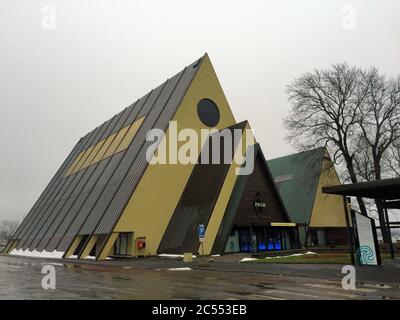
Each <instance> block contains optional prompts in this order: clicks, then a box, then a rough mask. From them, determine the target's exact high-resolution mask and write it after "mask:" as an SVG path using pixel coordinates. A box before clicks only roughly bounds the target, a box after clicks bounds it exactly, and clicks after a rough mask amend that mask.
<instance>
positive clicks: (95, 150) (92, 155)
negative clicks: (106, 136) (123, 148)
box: [80, 135, 115, 170]
mask: <svg viewBox="0 0 400 320" xmlns="http://www.w3.org/2000/svg"><path fill="white" fill-rule="evenodd" d="M113 136H115V135H113ZM104 141H105V140H102V141H100V142H99V143H97V144H96V145H95V146H94V148H93V150H92V152H91V153H90V154H89V156H88V157H87V159H86V160H85V162H84V163H83V165H82V167H81V168H80V170H82V169H85V168H87V167H89V166H90V165H91V164H92V163H93V159H94V158H95V157H96V155H97V153H98V152H99V150H100V149H101V147H102V145H103V144H104Z"/></svg>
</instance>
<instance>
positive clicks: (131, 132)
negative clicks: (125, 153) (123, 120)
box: [115, 117, 145, 153]
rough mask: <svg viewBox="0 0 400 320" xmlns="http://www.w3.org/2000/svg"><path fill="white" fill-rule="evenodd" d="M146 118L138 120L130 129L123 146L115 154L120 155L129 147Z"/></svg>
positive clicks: (122, 143)
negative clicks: (119, 153)
mask: <svg viewBox="0 0 400 320" xmlns="http://www.w3.org/2000/svg"><path fill="white" fill-rule="evenodd" d="M144 118H145V117H141V118H140V119H138V120H136V121H135V122H134V123H133V124H132V125H131V127H130V128H129V130H128V132H127V133H126V135H125V137H124V139H123V140H122V142H121V144H120V145H119V146H118V148H117V150H116V151H115V153H118V152H120V151H122V150H125V149H127V148H128V147H129V145H130V143H131V141H132V139H133V138H134V137H135V135H136V132H137V131H138V130H139V128H140V126H141V125H142V123H143V120H144Z"/></svg>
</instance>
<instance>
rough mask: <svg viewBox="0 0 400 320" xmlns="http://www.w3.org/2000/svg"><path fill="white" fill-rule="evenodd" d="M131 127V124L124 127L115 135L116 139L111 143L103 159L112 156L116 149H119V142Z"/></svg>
mask: <svg viewBox="0 0 400 320" xmlns="http://www.w3.org/2000/svg"><path fill="white" fill-rule="evenodd" d="M128 129H129V126H127V127H125V128H122V129H121V130H120V131H119V132H118V134H117V136H116V137H115V139H114V141H113V142H112V143H111V146H110V147H109V148H108V150H107V152H106V153H105V155H104V156H103V157H102V159H105V158H108V157H111V156H112V155H113V154H114V153H115V150H116V149H117V147H118V146H119V144H120V143H121V140H122V139H123V138H124V137H125V135H126V133H127V131H128Z"/></svg>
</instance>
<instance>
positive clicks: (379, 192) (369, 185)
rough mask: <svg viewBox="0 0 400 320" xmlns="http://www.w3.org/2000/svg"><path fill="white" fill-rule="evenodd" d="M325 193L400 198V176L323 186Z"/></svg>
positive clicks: (382, 198)
mask: <svg viewBox="0 0 400 320" xmlns="http://www.w3.org/2000/svg"><path fill="white" fill-rule="evenodd" d="M322 192H323V193H330V194H338V195H342V196H352V197H362V198H370V199H381V200H397V199H400V178H394V179H385V180H378V181H369V182H360V183H353V184H344V185H337V186H330V187H323V188H322Z"/></svg>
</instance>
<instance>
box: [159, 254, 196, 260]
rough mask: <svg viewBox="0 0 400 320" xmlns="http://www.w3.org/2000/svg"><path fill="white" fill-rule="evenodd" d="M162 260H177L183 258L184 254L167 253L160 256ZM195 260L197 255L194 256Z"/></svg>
mask: <svg viewBox="0 0 400 320" xmlns="http://www.w3.org/2000/svg"><path fill="white" fill-rule="evenodd" d="M158 256H159V257H161V258H171V259H177V258H183V254H167V253H162V254H159V255H158ZM192 257H193V258H197V257H196V256H195V255H193V256H192Z"/></svg>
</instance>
